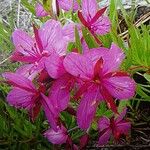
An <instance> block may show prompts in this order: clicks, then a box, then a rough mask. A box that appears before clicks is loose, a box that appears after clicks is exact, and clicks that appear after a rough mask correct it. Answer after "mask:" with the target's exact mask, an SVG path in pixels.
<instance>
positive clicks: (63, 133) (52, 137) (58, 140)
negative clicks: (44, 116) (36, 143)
mask: <svg viewBox="0 0 150 150" xmlns="http://www.w3.org/2000/svg"><path fill="white" fill-rule="evenodd" d="M44 136H45V137H46V138H47V139H48V140H49V141H50V142H51V143H53V144H63V143H66V141H67V138H68V135H67V129H66V128H65V127H64V126H62V125H61V127H60V128H59V129H58V131H57V132H56V131H54V130H53V129H51V128H50V129H49V130H47V131H46V132H45V133H44Z"/></svg>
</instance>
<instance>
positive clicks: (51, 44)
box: [39, 20, 67, 55]
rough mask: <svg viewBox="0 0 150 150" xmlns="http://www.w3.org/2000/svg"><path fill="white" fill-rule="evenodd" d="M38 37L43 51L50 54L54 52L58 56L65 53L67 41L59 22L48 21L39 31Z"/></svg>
mask: <svg viewBox="0 0 150 150" xmlns="http://www.w3.org/2000/svg"><path fill="white" fill-rule="evenodd" d="M39 37H40V38H41V42H42V45H43V48H44V50H46V51H48V52H50V53H52V52H56V53H58V54H60V55H64V54H65V53H66V48H67V41H66V40H65V38H64V36H63V30H62V27H61V24H60V22H58V21H55V20H48V21H47V22H46V23H45V24H44V25H43V26H42V28H41V29H39Z"/></svg>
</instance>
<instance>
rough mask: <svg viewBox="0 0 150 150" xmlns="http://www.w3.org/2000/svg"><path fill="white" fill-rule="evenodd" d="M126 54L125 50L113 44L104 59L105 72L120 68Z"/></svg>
mask: <svg viewBox="0 0 150 150" xmlns="http://www.w3.org/2000/svg"><path fill="white" fill-rule="evenodd" d="M124 58H125V55H124V53H123V51H122V50H121V49H120V48H119V47H118V46H117V45H115V44H112V45H111V48H110V50H109V53H108V54H107V55H105V57H104V58H103V59H104V64H105V65H104V68H103V72H104V73H109V72H113V71H116V70H117V69H119V66H120V64H121V63H122V61H123V59H124Z"/></svg>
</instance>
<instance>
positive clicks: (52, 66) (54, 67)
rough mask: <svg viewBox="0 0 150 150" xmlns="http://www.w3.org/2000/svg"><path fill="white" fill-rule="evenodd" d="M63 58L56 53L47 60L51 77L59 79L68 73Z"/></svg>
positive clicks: (47, 67)
mask: <svg viewBox="0 0 150 150" xmlns="http://www.w3.org/2000/svg"><path fill="white" fill-rule="evenodd" d="M63 59H64V58H63V57H60V56H59V55H58V54H56V53H52V54H51V55H50V57H48V58H47V59H46V60H45V66H46V70H47V72H48V74H49V75H50V77H52V78H54V79H57V78H59V77H60V76H62V75H63V74H64V73H65V72H66V71H65V69H64V66H63Z"/></svg>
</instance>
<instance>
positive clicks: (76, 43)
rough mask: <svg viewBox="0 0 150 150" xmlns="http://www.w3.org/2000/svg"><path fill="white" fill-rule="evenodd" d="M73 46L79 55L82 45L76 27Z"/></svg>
mask: <svg viewBox="0 0 150 150" xmlns="http://www.w3.org/2000/svg"><path fill="white" fill-rule="evenodd" d="M75 46H76V48H77V49H78V51H79V53H80V54H82V44H81V40H80V36H79V32H78V29H77V27H75Z"/></svg>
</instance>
